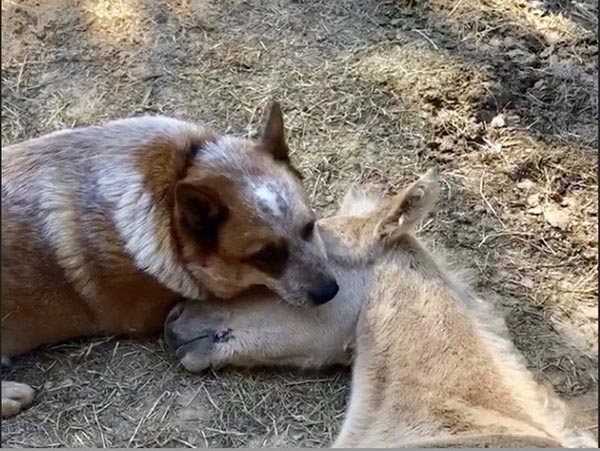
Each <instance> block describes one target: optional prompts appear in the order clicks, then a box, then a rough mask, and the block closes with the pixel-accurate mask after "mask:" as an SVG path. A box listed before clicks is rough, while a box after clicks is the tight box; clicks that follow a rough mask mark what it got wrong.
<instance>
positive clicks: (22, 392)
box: [2, 381, 35, 418]
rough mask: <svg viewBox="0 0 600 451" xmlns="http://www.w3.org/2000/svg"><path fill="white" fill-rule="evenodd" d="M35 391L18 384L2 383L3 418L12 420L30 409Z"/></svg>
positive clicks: (27, 386)
mask: <svg viewBox="0 0 600 451" xmlns="http://www.w3.org/2000/svg"><path fill="white" fill-rule="evenodd" d="M34 396H35V390H34V389H33V388H31V387H30V386H29V385H26V384H20V383H18V382H6V381H2V418H10V417H13V416H15V415H16V414H18V413H19V412H21V410H23V409H25V408H26V407H29V405H31V403H32V402H33V397H34Z"/></svg>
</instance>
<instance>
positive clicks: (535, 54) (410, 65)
mask: <svg viewBox="0 0 600 451" xmlns="http://www.w3.org/2000/svg"><path fill="white" fill-rule="evenodd" d="M597 11H598V5H597V2H596V1H593V0H582V1H569V0H560V1H528V0H479V1H477V0H462V1H456V2H447V1H442V0H431V1H426V0H423V1H416V2H404V1H391V0H383V1H381V0H378V1H375V0H366V1H360V2H357V1H351V0H339V1H335V2H326V1H323V0H312V1H311V0H303V1H301V0H296V1H291V0H278V1H276V0H262V1H259V0H247V1H243V0H225V1H209V0H197V1H193V0H190V1H185V0H178V1H166V0H145V1H144V0H112V1H109V0H78V1H75V0H70V1H67V0H53V1H41V0H38V1H35V0H23V1H16V0H12V1H11V0H3V1H2V15H3V21H2V56H3V58H2V81H3V83H2V100H3V102H2V138H3V142H4V143H5V144H7V143H12V142H15V141H19V140H22V139H26V138H30V137H33V136H36V135H39V134H42V133H45V132H49V131H52V130H56V129H59V128H62V127H69V126H74V125H84V124H92V123H98V122H101V121H105V120H107V119H113V118H117V117H124V116H129V115H134V114H143V113H164V114H169V115H174V116H178V117H182V118H186V119H190V120H196V121H202V122H207V123H211V124H213V125H214V126H216V127H217V128H219V129H221V130H224V131H227V132H231V133H236V134H239V135H249V136H252V135H254V134H256V132H257V127H258V125H259V122H258V118H259V114H260V109H261V108H262V107H263V106H264V105H265V104H266V102H267V100H268V99H270V98H278V99H279V100H281V101H282V103H283V106H284V112H285V115H286V121H287V126H288V128H289V130H288V132H289V133H288V134H289V138H290V144H291V147H292V149H293V152H294V153H293V159H294V160H295V162H296V163H297V164H298V166H299V167H300V169H301V170H302V171H303V172H304V174H305V176H306V180H307V184H308V190H309V193H311V195H312V198H313V200H314V204H315V206H316V207H317V208H318V209H319V211H320V212H321V213H323V214H327V213H331V212H332V211H334V208H335V203H336V201H337V200H338V199H339V198H340V196H341V194H342V193H343V191H344V189H345V188H346V186H347V185H348V184H349V183H351V182H367V181H370V182H371V181H374V182H382V183H385V184H387V186H388V187H389V188H390V189H392V188H395V187H398V186H400V185H401V184H402V183H404V181H405V180H407V178H409V177H413V176H414V175H415V173H419V172H423V171H424V169H425V168H427V167H428V166H429V165H431V164H436V165H438V166H439V167H440V170H441V173H442V177H443V182H444V187H445V188H444V192H443V195H442V199H441V201H440V204H439V208H438V211H437V213H436V214H435V216H433V217H432V218H431V220H430V221H428V222H427V223H426V224H424V225H423V234H424V235H426V236H428V237H429V238H430V239H432V240H433V241H434V242H435V243H437V244H439V245H441V246H442V247H444V248H446V249H447V250H448V251H449V253H450V254H451V255H452V256H453V257H454V259H456V260H457V261H458V262H459V263H460V264H461V265H462V266H466V267H467V268H469V269H471V270H472V271H473V273H474V274H475V280H476V286H477V287H478V289H479V290H480V291H481V292H483V293H485V294H488V295H489V296H490V297H491V298H492V299H494V300H497V304H498V306H499V308H500V309H501V310H502V311H503V312H504V313H505V314H506V318H507V323H508V326H509V328H510V332H511V335H512V337H513V338H514V340H515V342H516V344H517V346H518V347H519V349H521V350H522V351H523V353H524V354H525V356H526V357H527V359H528V362H529V364H530V367H531V369H532V371H534V372H535V373H536V374H538V375H539V377H540V378H542V379H545V380H548V381H549V382H551V383H552V385H554V387H555V388H556V390H557V391H558V393H559V394H560V395H561V396H562V397H563V398H564V399H565V400H567V401H569V403H571V405H572V407H573V410H574V414H575V415H574V421H575V422H576V423H577V425H578V426H580V427H582V428H586V429H589V430H593V431H595V430H596V426H597V407H598V406H597V397H596V394H597V388H596V387H597V369H598V358H597V355H598V347H597V338H598V301H597V296H598V274H597V263H598V258H597V249H598V241H597V237H598V217H597V215H598V205H597V194H598V193H597V191H598V177H597V155H598V154H597V145H598V139H597V134H598V127H597V120H598V83H597V56H598V40H597V38H598V37H597V34H596V29H597ZM13 371H14V373H12V374H9V375H8V376H9V377H14V378H18V379H19V380H21V381H23V382H27V383H30V384H32V385H33V386H34V387H35V388H37V389H39V390H40V394H39V397H38V399H37V402H36V404H35V405H34V406H33V407H32V408H31V409H29V410H28V411H26V412H25V413H23V414H22V415H20V416H18V417H17V418H15V419H11V420H9V421H3V422H2V445H3V446H5V447H17V446H28V447H31V446H45V447H48V446H71V447H75V446H128V445H130V446H148V447H161V446H171V447H177V446H201V447H202V446H218V447H228V446H271V447H275V446H325V445H327V444H328V443H330V441H331V439H332V437H333V436H334V435H335V433H336V431H337V429H338V427H339V424H340V423H341V419H342V416H343V409H344V405H345V398H346V395H347V393H348V377H347V376H348V373H347V371H344V370H341V371H336V370H333V371H328V372H325V373H318V374H298V373H297V372H286V371H279V372H272V371H235V370H230V371H223V372H218V373H210V374H207V375H204V376H193V375H190V374H187V373H186V372H185V371H183V370H182V369H181V368H179V367H177V366H175V365H174V364H173V361H172V360H171V359H170V357H169V356H168V354H167V353H166V352H165V351H164V350H163V347H162V344H161V342H160V340H148V341H126V340H120V341H117V340H114V339H106V340H100V341H96V342H92V343H90V342H85V343H71V344H64V345H60V346H54V347H51V348H48V349H45V350H42V351H39V352H37V353H34V354H32V355H30V356H25V357H24V358H21V359H17V361H16V366H15V369H14V370H13ZM5 377H6V375H5Z"/></svg>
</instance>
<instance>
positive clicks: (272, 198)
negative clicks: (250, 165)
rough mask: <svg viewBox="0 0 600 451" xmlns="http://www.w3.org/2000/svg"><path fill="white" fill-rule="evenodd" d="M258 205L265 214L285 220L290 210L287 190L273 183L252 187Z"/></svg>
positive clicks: (258, 184)
mask: <svg viewBox="0 0 600 451" xmlns="http://www.w3.org/2000/svg"><path fill="white" fill-rule="evenodd" d="M252 190H253V194H254V197H255V199H256V203H257V204H258V206H259V207H260V208H261V209H262V210H263V211H264V212H265V213H269V214H271V215H273V216H275V217H276V218H283V217H284V216H285V215H286V213H287V211H288V208H289V199H288V196H287V190H286V189H285V188H284V187H283V186H278V185H277V184H275V183H272V182H264V183H257V184H253V185H252Z"/></svg>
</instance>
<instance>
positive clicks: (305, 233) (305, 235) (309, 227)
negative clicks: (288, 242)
mask: <svg viewBox="0 0 600 451" xmlns="http://www.w3.org/2000/svg"><path fill="white" fill-rule="evenodd" d="M314 229H315V221H311V222H309V223H308V224H306V225H305V226H304V227H303V228H302V239H303V240H309V239H310V237H311V236H312V233H313V230H314Z"/></svg>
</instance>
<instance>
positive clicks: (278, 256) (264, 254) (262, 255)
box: [251, 244, 288, 266]
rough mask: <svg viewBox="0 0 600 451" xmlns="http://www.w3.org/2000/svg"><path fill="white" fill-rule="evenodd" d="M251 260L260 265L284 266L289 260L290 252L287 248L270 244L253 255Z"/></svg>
mask: <svg viewBox="0 0 600 451" xmlns="http://www.w3.org/2000/svg"><path fill="white" fill-rule="evenodd" d="M251 259H252V260H253V261H254V262H255V263H257V264H258V265H259V266H260V265H265V264H266V265H283V264H285V262H286V260H287V259H288V250H287V248H286V247H280V246H275V245H274V244H268V245H266V246H265V247H263V248H262V249H261V250H259V251H258V252H255V253H254V254H252V256H251Z"/></svg>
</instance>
